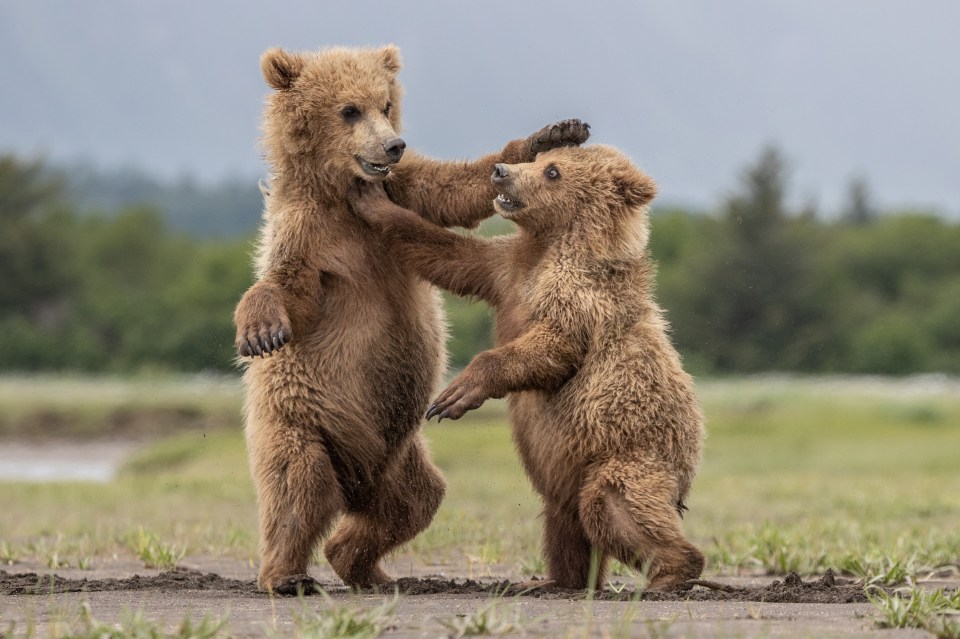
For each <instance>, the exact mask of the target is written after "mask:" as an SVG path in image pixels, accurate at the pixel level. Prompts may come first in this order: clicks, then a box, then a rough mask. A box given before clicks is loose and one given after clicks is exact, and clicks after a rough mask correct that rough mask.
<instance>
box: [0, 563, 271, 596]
mask: <svg viewBox="0 0 960 639" xmlns="http://www.w3.org/2000/svg"><path fill="white" fill-rule="evenodd" d="M120 590H133V591H137V590H156V591H160V592H181V591H184V590H217V591H226V592H230V593H233V594H235V595H237V596H244V595H251V594H257V593H258V591H257V584H256V583H255V582H253V581H242V580H239V579H226V578H224V577H221V576H220V575H216V574H213V573H202V572H200V571H199V570H189V569H185V568H175V569H173V570H168V571H167V572H162V573H160V574H159V575H156V576H141V575H134V576H132V577H125V578H122V579H67V578H65V577H60V576H57V575H49V574H48V575H38V574H37V573H34V572H27V573H18V574H11V573H8V572H6V571H4V570H0V593H2V594H4V595H46V594H52V593H64V592H108V591H109V592H112V591H120Z"/></svg>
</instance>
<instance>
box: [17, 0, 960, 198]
mask: <svg viewBox="0 0 960 639" xmlns="http://www.w3.org/2000/svg"><path fill="white" fill-rule="evenodd" d="M279 7H282V8H279ZM390 42H392V43H395V44H397V45H399V46H400V47H401V50H402V52H403V57H404V62H405V67H404V70H403V71H402V73H401V80H402V82H403V84H404V86H405V88H406V98H405V103H404V120H405V129H406V130H405V133H404V137H405V138H406V140H407V142H408V144H409V145H410V146H412V147H415V148H418V149H419V150H421V151H423V152H426V153H429V154H431V155H435V156H438V157H442V158H463V157H475V156H477V155H479V154H481V153H484V152H487V151H490V150H494V149H497V148H499V147H500V146H501V145H502V144H503V143H504V142H505V141H507V140H509V139H511V138H514V137H520V136H523V135H526V134H527V133H530V132H532V131H533V130H535V129H537V128H539V127H540V126H542V125H544V124H546V123H548V122H551V121H553V120H556V119H558V118H565V117H581V118H583V119H585V120H587V121H589V122H590V123H591V124H592V125H593V132H594V140H595V141H598V142H604V143H608V144H613V145H616V146H618V147H621V148H623V149H624V150H625V151H626V152H627V153H629V154H630V155H631V156H632V157H633V158H634V160H635V161H636V162H637V163H638V164H640V165H641V166H643V167H644V168H645V169H646V170H647V171H648V172H649V173H651V174H652V175H653V176H654V177H655V178H656V179H657V180H658V182H659V183H660V186H661V200H662V201H667V202H675V203H685V204H692V205H696V206H703V207H709V206H714V205H715V204H716V203H718V202H719V201H720V198H722V197H723V196H724V194H726V193H728V192H729V191H730V190H731V189H733V188H735V187H736V184H737V176H738V174H739V173H740V171H741V170H742V169H743V167H744V166H745V165H746V164H747V163H749V162H751V161H753V160H754V159H755V158H756V157H757V155H758V154H759V151H760V149H761V147H762V146H763V145H764V144H767V143H775V144H777V145H778V146H780V147H781V148H782V149H783V150H784V151H785V153H786V155H787V157H788V158H789V160H790V164H791V168H792V175H793V178H794V180H793V190H792V195H793V198H794V201H796V202H804V201H809V200H815V201H816V202H818V203H819V204H820V206H821V208H822V209H831V208H835V207H836V206H838V205H839V203H840V202H841V201H842V200H843V198H844V194H845V190H846V186H847V184H848V182H849V180H850V179H851V178H852V177H853V176H857V175H860V176H863V177H865V178H866V179H867V180H868V181H869V183H870V186H871V188H872V190H873V192H874V194H875V196H876V199H877V200H878V201H879V202H880V203H881V204H882V205H884V206H886V207H904V206H925V207H935V208H937V209H938V210H940V211H941V212H943V213H945V214H948V215H950V216H951V217H960V116H958V115H957V114H958V113H960V2H957V1H956V0H909V1H908V0H903V1H900V2H895V1H891V0H803V1H800V0H795V1H790V2H787V1H782V2H771V1H770V0H723V1H722V2H721V1H717V0H699V1H684V0H677V1H668V0H661V1H659V2H617V3H613V2H611V3H607V2H599V1H594V2H568V1H564V0H558V1H554V2H548V3H547V2H521V1H519V0H514V1H513V2H503V3H491V2H452V1H449V0H447V1H443V0H434V1H420V0H418V1H417V2H408V3H400V2H390V3H386V2H384V3H378V2H374V1H371V0H367V1H366V2H342V1H339V2H331V3H322V2H316V1H315V2H302V3H279V2H277V3H265V2H257V3H253V2H246V1H233V2H227V1H224V0H204V1H202V2H198V1H196V0H190V1H181V0H164V2H134V1H126V0H124V1H121V0H116V1H113V2H107V1H103V0H84V1H83V2H77V1H76V0H43V1H41V2H30V1H28V0H19V1H17V0H0V61H2V63H0V152H7V151H14V152H17V153H23V154H43V155H45V156H47V157H49V158H51V159H54V160H58V161H61V160H62V161H68V162H69V161H76V160H85V161H86V160H90V161H93V162H94V163H95V164H96V165H98V166H100V167H102V168H106V169H114V168H118V167H123V166H135V167H139V168H142V169H144V170H146V171H149V172H153V173H156V174H158V175H160V176H161V177H168V178H173V177H178V176H180V175H183V174H188V173H189V174H194V175H196V176H198V177H199V178H200V179H202V180H205V181H211V180H217V179H220V178H223V177H226V176H243V177H247V176H249V177H250V179H255V178H256V177H257V176H259V175H261V174H262V173H264V171H265V169H264V167H263V164H262V162H261V159H260V152H259V150H258V148H257V134H258V122H259V117H260V111H261V107H262V104H263V98H264V96H265V95H266V92H267V88H266V86H265V85H264V83H263V80H262V78H261V76H260V71H259V63H258V60H259V56H260V54H261V53H262V51H263V50H264V49H266V48H267V47H269V46H276V45H279V46H284V47H287V48H290V49H316V48H320V47H323V46H329V45H336V44H340V45H377V44H385V43H390Z"/></svg>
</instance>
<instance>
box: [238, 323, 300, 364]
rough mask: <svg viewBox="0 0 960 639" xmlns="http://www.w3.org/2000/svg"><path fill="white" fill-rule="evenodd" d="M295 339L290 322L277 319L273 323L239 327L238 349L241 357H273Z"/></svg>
mask: <svg viewBox="0 0 960 639" xmlns="http://www.w3.org/2000/svg"><path fill="white" fill-rule="evenodd" d="M291 337H293V331H292V330H291V329H290V322H289V321H288V320H287V319H286V318H277V319H276V320H275V321H273V322H271V323H261V322H254V323H251V324H248V325H246V326H238V327H237V339H236V347H237V352H238V353H239V354H240V356H241V357H253V356H254V355H259V356H260V357H263V356H264V355H271V354H273V352H274V351H278V350H280V349H281V348H283V345H284V344H286V343H287V342H289V341H290V338H291Z"/></svg>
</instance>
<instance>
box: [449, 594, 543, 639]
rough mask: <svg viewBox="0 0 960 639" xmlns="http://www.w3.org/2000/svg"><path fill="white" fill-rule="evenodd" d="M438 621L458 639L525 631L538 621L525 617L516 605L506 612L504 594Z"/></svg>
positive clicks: (451, 635)
mask: <svg viewBox="0 0 960 639" xmlns="http://www.w3.org/2000/svg"><path fill="white" fill-rule="evenodd" d="M437 621H439V622H440V624H441V625H443V626H444V627H445V628H446V629H447V630H449V631H450V633H451V634H450V637H454V638H457V639H459V638H460V637H483V636H487V637H489V636H498V635H506V634H511V633H525V632H526V630H527V628H529V627H530V626H531V625H533V624H534V623H536V620H529V619H524V618H523V617H522V616H521V615H520V611H519V609H518V608H516V607H514V608H513V609H512V610H511V611H510V612H505V611H504V609H503V597H502V596H499V597H496V598H494V599H492V600H490V601H488V602H487V603H485V604H484V605H483V606H482V607H481V608H480V609H479V610H477V611H476V612H471V613H467V614H459V615H455V616H453V617H448V618H446V619H438V620H437Z"/></svg>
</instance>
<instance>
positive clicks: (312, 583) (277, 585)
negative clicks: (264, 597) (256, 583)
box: [266, 574, 322, 597]
mask: <svg viewBox="0 0 960 639" xmlns="http://www.w3.org/2000/svg"><path fill="white" fill-rule="evenodd" d="M266 590H268V591H270V592H272V593H273V594H275V595H283V596H285V597H290V596H297V595H300V594H301V593H303V594H304V595H314V594H317V593H319V592H321V591H322V589H321V588H320V584H319V583H318V582H317V580H316V579H314V578H313V577H311V576H310V575H305V574H301V575H290V576H289V577H281V578H279V579H276V580H274V581H273V583H272V584H268V585H267V586H266Z"/></svg>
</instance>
